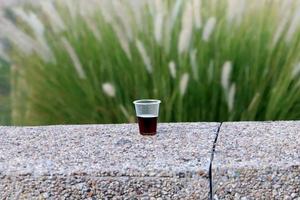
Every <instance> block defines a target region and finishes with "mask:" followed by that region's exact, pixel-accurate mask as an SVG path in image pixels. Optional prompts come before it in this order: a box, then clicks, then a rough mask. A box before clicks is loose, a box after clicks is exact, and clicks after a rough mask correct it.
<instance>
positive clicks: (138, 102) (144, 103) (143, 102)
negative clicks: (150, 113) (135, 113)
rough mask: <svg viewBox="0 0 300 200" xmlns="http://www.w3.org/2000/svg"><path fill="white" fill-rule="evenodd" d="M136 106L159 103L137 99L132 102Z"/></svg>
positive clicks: (153, 100)
mask: <svg viewBox="0 0 300 200" xmlns="http://www.w3.org/2000/svg"><path fill="white" fill-rule="evenodd" d="M133 103H134V104H136V105H149V104H150V105H151V104H160V103H161V101H160V100H158V99H139V100H135V101H134V102H133Z"/></svg>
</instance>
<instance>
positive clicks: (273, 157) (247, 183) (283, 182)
mask: <svg viewBox="0 0 300 200" xmlns="http://www.w3.org/2000/svg"><path fill="white" fill-rule="evenodd" d="M213 183H214V192H215V195H214V198H215V199H243V200H246V199H247V200H251V199H286V200H287V199H291V200H292V199H296V200H299V199H300V121H298V122H241V123H223V124H222V126H221V130H220V132H219V135H218V140H217V144H216V149H215V153H214V160H213Z"/></svg>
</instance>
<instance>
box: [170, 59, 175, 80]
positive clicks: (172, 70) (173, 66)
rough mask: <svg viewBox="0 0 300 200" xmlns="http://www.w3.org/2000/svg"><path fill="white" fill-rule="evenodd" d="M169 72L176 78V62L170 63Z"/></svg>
mask: <svg viewBox="0 0 300 200" xmlns="http://www.w3.org/2000/svg"><path fill="white" fill-rule="evenodd" d="M169 70H170V74H171V77H172V78H174V79H175V78H176V64H175V62H174V61H170V62H169Z"/></svg>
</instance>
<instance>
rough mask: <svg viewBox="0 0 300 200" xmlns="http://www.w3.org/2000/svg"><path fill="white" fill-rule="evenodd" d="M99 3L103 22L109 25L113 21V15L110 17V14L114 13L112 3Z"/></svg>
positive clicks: (107, 1)
mask: <svg viewBox="0 0 300 200" xmlns="http://www.w3.org/2000/svg"><path fill="white" fill-rule="evenodd" d="M101 3H102V6H100V11H101V12H100V13H101V15H102V17H103V18H104V21H105V22H106V23H108V24H110V23H112V22H113V21H114V15H112V13H113V12H114V8H113V5H112V1H110V0H102V1H101Z"/></svg>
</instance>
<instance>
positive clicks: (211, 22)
mask: <svg viewBox="0 0 300 200" xmlns="http://www.w3.org/2000/svg"><path fill="white" fill-rule="evenodd" d="M216 23H217V19H216V18H215V17H210V18H209V19H208V20H207V21H206V23H205V26H204V29H203V33H202V40H203V41H204V42H208V41H209V38H210V35H211V34H212V33H213V31H214V28H215V26H216Z"/></svg>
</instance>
